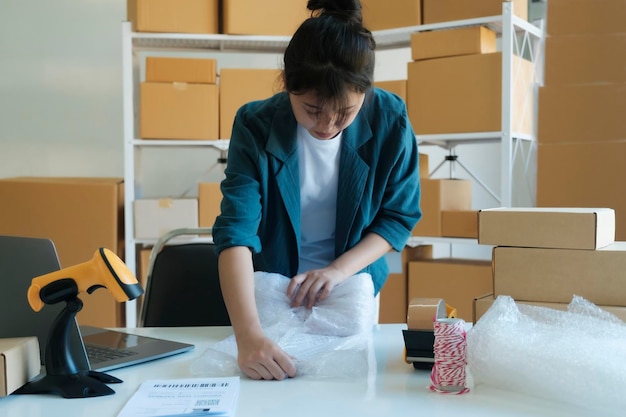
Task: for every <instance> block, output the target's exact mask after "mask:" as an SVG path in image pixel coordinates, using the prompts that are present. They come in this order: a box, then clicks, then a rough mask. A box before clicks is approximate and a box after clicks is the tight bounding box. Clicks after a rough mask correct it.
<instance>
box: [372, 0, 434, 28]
mask: <svg viewBox="0 0 626 417" xmlns="http://www.w3.org/2000/svg"><path fill="white" fill-rule="evenodd" d="M361 6H362V7H363V25H364V26H365V27H366V28H368V29H369V30H372V31H374V30H385V29H393V28H401V27H407V26H417V25H421V24H422V2H421V0H386V1H380V0H361Z"/></svg>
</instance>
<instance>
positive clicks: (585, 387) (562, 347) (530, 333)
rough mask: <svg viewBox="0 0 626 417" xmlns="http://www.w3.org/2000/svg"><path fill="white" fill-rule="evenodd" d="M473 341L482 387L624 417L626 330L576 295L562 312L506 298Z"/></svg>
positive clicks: (472, 367)
mask: <svg viewBox="0 0 626 417" xmlns="http://www.w3.org/2000/svg"><path fill="white" fill-rule="evenodd" d="M467 336H468V338H467V343H468V350H467V355H468V368H469V371H470V372H471V375H472V377H473V382H474V384H475V385H476V386H479V385H480V384H485V385H489V386H493V387H496V388H502V389H506V390H511V391H515V392H521V393H525V394H529V395H532V396H538V397H543V398H548V399H552V400H556V401H561V402H566V403H570V404H575V405H577V406H580V407H583V408H587V409H590V411H592V410H593V411H595V412H594V415H604V416H608V415H616V416H617V415H620V416H621V415H624V414H623V413H624V410H625V409H626V395H624V393H625V391H624V387H626V323H624V322H622V321H621V320H619V319H618V318H617V317H616V316H614V315H612V314H610V313H608V312H606V311H604V310H602V309H600V308H599V307H597V306H596V305H594V304H592V303H590V302H589V301H587V300H585V299H583V298H581V297H579V296H575V297H574V298H573V299H572V302H571V303H570V304H569V305H568V310H567V311H560V310H554V309H550V308H545V307H538V306H529V305H524V304H516V303H515V302H514V301H513V299H512V298H511V297H508V296H499V297H498V298H497V299H496V300H495V302H494V304H493V305H492V306H491V308H490V309H489V310H488V311H487V312H486V313H485V315H484V316H483V317H481V319H480V320H479V321H478V322H477V323H476V324H475V325H474V326H473V327H472V329H471V330H470V331H469V332H468V335H467Z"/></svg>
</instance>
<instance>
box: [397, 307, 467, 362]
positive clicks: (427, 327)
mask: <svg viewBox="0 0 626 417" xmlns="http://www.w3.org/2000/svg"><path fill="white" fill-rule="evenodd" d="M456 316H457V311H456V309H455V308H454V307H451V306H449V305H448V304H446V303H445V302H444V301H443V299H441V298H419V297H418V298H413V299H411V301H410V302H409V308H408V310H407V316H406V323H407V330H403V331H402V334H403V336H404V345H405V351H404V359H405V361H406V362H407V363H412V364H413V367H414V368H415V369H426V370H429V369H431V368H432V366H433V364H434V363H435V353H434V345H435V331H434V327H433V322H434V321H435V320H437V319H442V318H455V317H456Z"/></svg>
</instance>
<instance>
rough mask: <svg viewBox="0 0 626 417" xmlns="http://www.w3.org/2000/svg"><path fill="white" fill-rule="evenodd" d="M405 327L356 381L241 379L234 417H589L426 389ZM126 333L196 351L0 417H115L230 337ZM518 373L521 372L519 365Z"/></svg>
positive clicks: (478, 392) (381, 343)
mask: <svg viewBox="0 0 626 417" xmlns="http://www.w3.org/2000/svg"><path fill="white" fill-rule="evenodd" d="M404 328H406V326H405V325H400V324H397V325H396V324H390V325H379V326H377V327H376V328H375V330H374V348H375V352H376V362H377V370H376V376H375V378H370V380H369V381H368V380H367V378H364V379H362V380H347V379H333V380H327V379H326V380H323V379H317V380H316V379H307V378H305V377H302V378H294V379H288V380H284V381H253V380H249V379H247V378H242V381H241V391H240V397H239V402H238V406H237V410H236V413H235V416H236V417H250V416H262V417H281V416H298V417H306V416H315V417H332V416H341V417H344V416H346V417H348V416H359V417H361V416H376V417H387V416H389V417H399V416H412V417H413V416H424V417H435V416H442V417H455V416H468V417H469V416H476V417H490V416H494V417H496V416H497V417H511V416H516V417H521V416H533V417H541V416H550V417H558V416H563V417H565V416H567V417H573V416H585V415H587V416H590V415H594V414H592V413H589V412H586V413H585V412H584V411H583V410H580V409H579V408H576V407H573V406H568V405H565V404H560V403H556V402H550V401H546V400H542V399H539V398H534V397H528V396H523V395H518V394H515V393H511V392H506V391H499V390H496V389H493V388H489V387H485V386H478V387H476V388H475V389H474V390H472V391H471V392H470V393H468V394H463V395H444V394H438V393H435V392H432V391H430V390H429V389H428V385H429V376H430V373H429V372H428V371H418V370H414V369H413V366H412V365H409V364H407V363H405V362H404V358H403V355H404V340H403V338H402V329H404ZM129 331H131V332H134V333H138V334H143V335H148V336H156V337H161V338H168V339H172V340H179V341H183V342H188V343H193V344H195V345H196V348H195V349H194V350H193V351H191V352H188V353H183V354H180V355H177V356H173V357H170V358H166V359H160V360H157V361H154V362H150V363H146V364H142V365H137V366H131V367H128V368H123V369H119V370H115V371H111V372H109V373H110V374H111V375H114V376H116V377H118V378H121V379H122V380H124V383H122V384H112V385H110V386H111V387H112V388H113V389H114V390H115V391H116V393H115V394H114V395H110V396H104V397H95V398H85V399H83V398H81V399H64V398H61V397H58V396H52V395H12V396H9V397H5V398H0V416H2V417H39V416H41V417H57V416H58V417H61V416H63V417H80V416H84V417H100V416H106V417H114V416H116V415H117V413H118V412H119V411H120V410H121V409H122V407H123V406H124V404H125V403H126V401H128V399H129V398H130V397H131V396H132V395H133V393H134V392H135V391H136V389H137V388H138V387H139V385H140V383H141V382H143V381H144V380H146V379H156V378H187V377H193V376H194V375H192V373H191V372H190V365H191V364H192V363H193V362H194V360H195V359H196V358H197V357H199V356H200V355H202V353H203V352H204V351H205V349H206V348H207V347H208V346H209V345H211V344H212V343H214V342H216V341H219V340H222V339H223V338H225V337H227V336H229V335H230V334H231V330H230V328H227V327H212V328H208V327H203V328H161V329H155V328H137V329H130V330H129ZM520 366H523V364H520Z"/></svg>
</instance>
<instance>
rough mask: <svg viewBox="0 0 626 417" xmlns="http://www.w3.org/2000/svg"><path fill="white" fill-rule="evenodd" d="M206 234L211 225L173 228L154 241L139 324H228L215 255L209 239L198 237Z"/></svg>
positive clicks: (176, 325)
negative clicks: (195, 227)
mask: <svg viewBox="0 0 626 417" xmlns="http://www.w3.org/2000/svg"><path fill="white" fill-rule="evenodd" d="M210 233H211V228H197V229H176V230H172V231H171V232H169V233H167V234H165V235H164V236H163V237H161V238H160V239H159V240H158V241H157V243H156V244H155V245H154V247H153V248H152V252H151V253H150V262H149V266H148V274H147V283H146V289H145V294H144V298H143V305H142V310H141V315H140V318H139V324H140V326H143V327H184V326H230V318H229V317H228V311H227V310H226V305H225V304H224V299H223V298H222V291H221V288H220V282H219V274H218V267H217V254H216V253H215V251H214V246H213V243H212V239H211V238H208V237H207V238H205V237H202V235H209V234H210ZM184 236H187V238H190V239H186V238H184ZM175 238H178V239H175Z"/></svg>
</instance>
